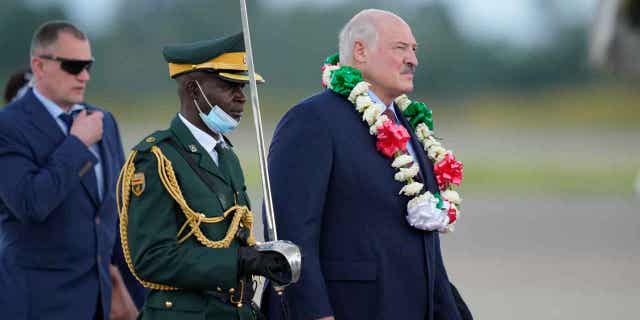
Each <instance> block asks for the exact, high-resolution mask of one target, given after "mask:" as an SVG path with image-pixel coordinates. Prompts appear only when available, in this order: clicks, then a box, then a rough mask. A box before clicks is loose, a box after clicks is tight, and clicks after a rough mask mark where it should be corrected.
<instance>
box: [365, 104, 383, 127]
mask: <svg viewBox="0 0 640 320" xmlns="http://www.w3.org/2000/svg"><path fill="white" fill-rule="evenodd" d="M381 113H382V111H380V108H377V107H375V106H373V107H370V108H367V109H366V110H364V113H362V120H364V121H366V122H367V124H369V126H371V125H373V124H374V123H376V119H378V117H379V116H380V114H381Z"/></svg>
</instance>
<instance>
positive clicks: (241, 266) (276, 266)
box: [238, 247, 291, 284]
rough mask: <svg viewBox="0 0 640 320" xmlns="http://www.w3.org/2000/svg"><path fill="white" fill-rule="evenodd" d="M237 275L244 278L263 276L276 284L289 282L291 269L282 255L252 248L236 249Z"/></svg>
mask: <svg viewBox="0 0 640 320" xmlns="http://www.w3.org/2000/svg"><path fill="white" fill-rule="evenodd" d="M238 273H239V274H240V275H244V276H249V275H257V276H263V277H266V278H269V279H271V281H274V282H276V283H278V284H287V283H289V282H291V269H290V268H289V263H288V262H287V260H286V259H285V258H284V257H283V256H282V255H280V254H279V253H276V252H260V251H258V250H256V249H254V248H252V247H240V248H238Z"/></svg>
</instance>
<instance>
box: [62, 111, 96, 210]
mask: <svg viewBox="0 0 640 320" xmlns="http://www.w3.org/2000/svg"><path fill="white" fill-rule="evenodd" d="M79 112H80V110H73V111H72V112H71V114H68V113H62V114H60V115H59V116H58V117H59V118H60V120H62V122H64V124H65V125H66V126H67V135H69V134H71V126H72V125H73V120H74V118H75V116H76V115H77V114H78V113H79ZM82 181H83V182H84V183H85V185H86V186H87V188H88V189H89V192H90V193H91V194H92V195H93V196H94V197H95V198H96V199H100V197H99V195H98V179H97V178H96V171H95V168H92V169H91V170H89V171H88V172H87V173H85V174H84V176H82Z"/></svg>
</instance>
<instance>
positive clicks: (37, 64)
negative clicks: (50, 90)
mask: <svg viewBox="0 0 640 320" xmlns="http://www.w3.org/2000/svg"><path fill="white" fill-rule="evenodd" d="M31 72H32V73H33V75H34V76H35V78H36V79H41V78H42V77H43V74H44V63H42V59H40V58H36V57H31Z"/></svg>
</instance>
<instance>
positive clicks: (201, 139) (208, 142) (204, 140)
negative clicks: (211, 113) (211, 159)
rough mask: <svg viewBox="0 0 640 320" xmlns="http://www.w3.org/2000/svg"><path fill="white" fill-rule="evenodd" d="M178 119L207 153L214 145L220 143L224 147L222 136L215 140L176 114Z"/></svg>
mask: <svg viewBox="0 0 640 320" xmlns="http://www.w3.org/2000/svg"><path fill="white" fill-rule="evenodd" d="M178 118H180V121H182V123H184V125H185V126H186V127H187V129H188V130H189V132H191V134H192V135H193V137H194V138H195V139H196V141H198V143H199V144H200V145H201V146H202V147H203V148H204V149H205V150H207V152H211V151H212V150H213V149H214V148H215V147H216V145H218V143H222V146H224V140H222V135H220V138H219V139H217V140H216V139H215V138H214V137H212V136H210V135H209V134H208V133H206V132H204V131H202V130H200V128H198V127H196V126H194V125H193V124H192V123H191V122H189V120H187V119H186V118H185V117H183V116H182V115H181V114H180V113H178Z"/></svg>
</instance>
